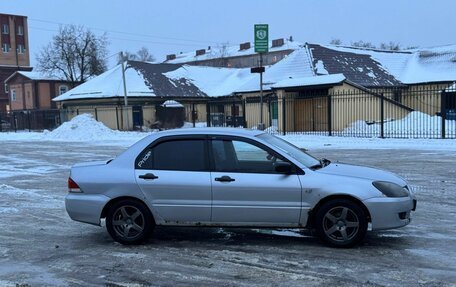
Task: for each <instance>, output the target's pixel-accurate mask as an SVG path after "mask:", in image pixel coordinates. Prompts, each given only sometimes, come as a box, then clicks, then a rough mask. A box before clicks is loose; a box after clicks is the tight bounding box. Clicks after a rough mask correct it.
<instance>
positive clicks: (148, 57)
mask: <svg viewBox="0 0 456 287" xmlns="http://www.w3.org/2000/svg"><path fill="white" fill-rule="evenodd" d="M136 55H137V56H138V60H139V61H143V62H153V61H155V58H154V56H152V54H151V53H150V51H149V49H147V48H146V47H142V48H141V49H139V51H138V52H136Z"/></svg>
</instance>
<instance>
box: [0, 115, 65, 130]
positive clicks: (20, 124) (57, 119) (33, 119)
mask: <svg viewBox="0 0 456 287" xmlns="http://www.w3.org/2000/svg"><path fill="white" fill-rule="evenodd" d="M0 122H1V124H0V132H10V131H14V132H16V131H20V130H28V131H32V130H33V131H36V130H46V129H47V130H52V129H54V128H56V127H58V126H59V125H60V124H61V123H62V121H61V111H59V110H26V111H12V112H8V113H0Z"/></svg>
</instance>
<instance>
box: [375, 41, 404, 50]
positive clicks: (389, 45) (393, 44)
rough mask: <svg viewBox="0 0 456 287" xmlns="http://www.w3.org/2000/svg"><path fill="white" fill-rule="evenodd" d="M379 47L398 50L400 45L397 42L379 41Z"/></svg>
mask: <svg viewBox="0 0 456 287" xmlns="http://www.w3.org/2000/svg"><path fill="white" fill-rule="evenodd" d="M380 49H382V50H391V51H399V50H400V49H401V45H400V44H399V43H396V42H393V41H390V42H389V43H381V44H380Z"/></svg>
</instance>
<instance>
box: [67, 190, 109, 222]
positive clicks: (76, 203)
mask: <svg viewBox="0 0 456 287" xmlns="http://www.w3.org/2000/svg"><path fill="white" fill-rule="evenodd" d="M109 200H110V198H109V197H107V196H105V195H101V194H84V193H69V194H68V195H67V196H66V197H65V207H66V210H67V212H68V215H69V216H70V217H71V219H73V220H76V221H80V222H85V223H90V224H95V225H100V223H101V221H100V216H101V211H102V210H103V207H104V206H105V205H106V203H108V201H109Z"/></svg>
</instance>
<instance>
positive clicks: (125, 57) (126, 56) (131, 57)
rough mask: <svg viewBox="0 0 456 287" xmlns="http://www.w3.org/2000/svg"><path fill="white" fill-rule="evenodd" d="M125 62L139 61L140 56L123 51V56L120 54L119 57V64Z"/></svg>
mask: <svg viewBox="0 0 456 287" xmlns="http://www.w3.org/2000/svg"><path fill="white" fill-rule="evenodd" d="M122 56H123V57H122ZM123 61H138V56H137V55H136V54H133V53H131V52H128V51H123V52H122V54H120V53H119V55H118V56H117V64H120V63H122V62H123Z"/></svg>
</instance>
